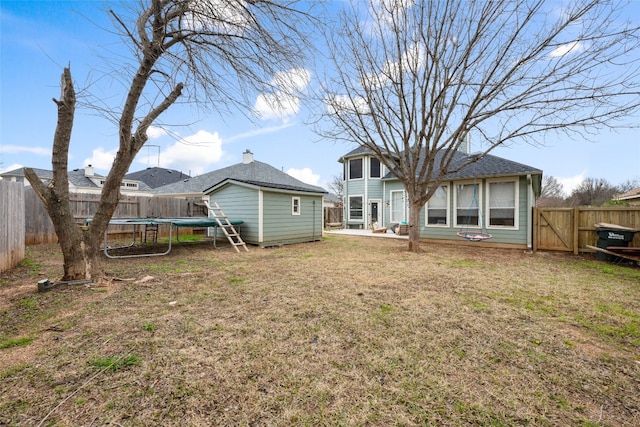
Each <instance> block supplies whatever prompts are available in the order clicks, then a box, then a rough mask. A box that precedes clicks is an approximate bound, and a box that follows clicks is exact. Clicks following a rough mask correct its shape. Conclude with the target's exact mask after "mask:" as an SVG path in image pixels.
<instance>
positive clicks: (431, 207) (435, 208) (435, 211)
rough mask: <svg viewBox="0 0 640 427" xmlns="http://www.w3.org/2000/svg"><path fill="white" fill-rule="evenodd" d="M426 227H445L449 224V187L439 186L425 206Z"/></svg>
mask: <svg viewBox="0 0 640 427" xmlns="http://www.w3.org/2000/svg"><path fill="white" fill-rule="evenodd" d="M425 211H426V216H427V218H426V225H428V226H446V225H448V224H449V220H448V218H449V186H448V185H441V186H439V187H438V189H437V190H436V192H435V193H433V196H431V198H430V199H429V201H428V202H427V206H426V209H425Z"/></svg>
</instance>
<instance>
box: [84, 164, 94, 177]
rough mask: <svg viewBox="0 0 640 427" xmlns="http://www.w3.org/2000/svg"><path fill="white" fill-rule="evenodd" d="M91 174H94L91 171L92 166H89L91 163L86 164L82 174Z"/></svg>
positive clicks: (90, 175)
mask: <svg viewBox="0 0 640 427" xmlns="http://www.w3.org/2000/svg"><path fill="white" fill-rule="evenodd" d="M93 175H95V174H94V173H93V166H91V165H87V166H86V167H85V168H84V176H88V177H92V176H93Z"/></svg>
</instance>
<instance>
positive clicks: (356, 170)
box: [349, 158, 362, 179]
mask: <svg viewBox="0 0 640 427" xmlns="http://www.w3.org/2000/svg"><path fill="white" fill-rule="evenodd" d="M349 179H362V159H361V158H360V159H351V160H349Z"/></svg>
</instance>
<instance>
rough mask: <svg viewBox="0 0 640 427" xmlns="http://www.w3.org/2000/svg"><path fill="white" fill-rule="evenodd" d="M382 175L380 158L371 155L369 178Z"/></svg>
mask: <svg viewBox="0 0 640 427" xmlns="http://www.w3.org/2000/svg"><path fill="white" fill-rule="evenodd" d="M381 176H382V166H381V165H380V160H378V159H376V158H375V157H369V178H380V177H381Z"/></svg>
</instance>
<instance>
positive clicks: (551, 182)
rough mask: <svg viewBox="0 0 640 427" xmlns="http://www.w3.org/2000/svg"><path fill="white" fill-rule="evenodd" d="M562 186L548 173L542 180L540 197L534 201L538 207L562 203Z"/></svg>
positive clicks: (560, 204)
mask: <svg viewBox="0 0 640 427" xmlns="http://www.w3.org/2000/svg"><path fill="white" fill-rule="evenodd" d="M564 197H565V194H564V188H563V186H562V183H560V182H559V181H558V180H557V179H556V178H555V177H553V176H551V175H548V176H545V177H544V179H543V180H542V189H541V190H540V197H539V198H538V200H537V201H536V205H537V206H539V207H556V206H562V205H563V204H564Z"/></svg>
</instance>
